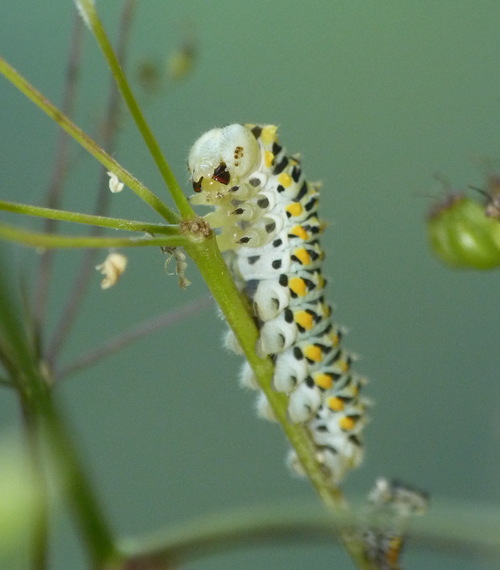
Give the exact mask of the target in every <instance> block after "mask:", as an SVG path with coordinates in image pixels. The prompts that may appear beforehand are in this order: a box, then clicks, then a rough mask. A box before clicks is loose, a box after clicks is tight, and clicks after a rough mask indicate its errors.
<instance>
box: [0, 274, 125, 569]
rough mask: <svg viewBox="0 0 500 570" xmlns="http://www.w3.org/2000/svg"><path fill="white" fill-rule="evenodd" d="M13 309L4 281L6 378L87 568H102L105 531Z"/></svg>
mask: <svg viewBox="0 0 500 570" xmlns="http://www.w3.org/2000/svg"><path fill="white" fill-rule="evenodd" d="M16 308H17V303H16V299H15V298H14V297H13V295H12V294H11V292H10V290H9V289H8V287H7V284H6V283H5V280H0V330H1V331H2V335H3V337H4V343H8V345H9V346H10V347H11V355H10V360H11V361H12V362H13V363H14V364H15V370H12V371H11V376H12V380H13V382H14V383H15V385H16V387H17V390H18V392H19V394H20V397H21V400H22V405H23V409H24V410H25V413H26V416H27V417H28V418H29V421H30V422H32V424H31V423H30V425H31V426H32V428H30V429H33V434H34V435H35V434H36V437H37V439H38V442H37V448H38V449H44V450H45V449H47V450H49V451H50V452H51V458H52V463H53V465H54V466H55V468H56V472H57V474H58V475H59V480H58V481H57V482H58V483H60V487H59V488H60V489H61V491H62V492H63V495H64V496H65V497H66V499H67V500H68V502H69V505H70V507H71V508H72V509H73V511H74V513H75V515H76V520H77V524H78V526H79V528H80V532H81V534H82V536H83V538H84V541H85V543H86V545H87V550H88V552H89V555H90V558H91V560H92V563H93V568H96V569H97V568H102V567H103V566H104V564H105V563H106V562H108V561H110V560H113V559H114V558H115V556H116V549H115V546H114V542H113V539H112V535H111V531H110V530H109V528H108V525H107V523H106V521H105V520H104V517H103V515H102V513H101V510H100V508H99V505H98V502H97V500H96V498H95V496H94V493H93V490H92V487H91V485H90V483H89V481H88V480H87V478H86V476H85V473H84V470H83V468H82V465H81V463H80V459H79V457H78V455H77V453H76V451H75V445H74V442H73V441H72V439H71V438H70V436H69V428H68V426H67V425H66V423H65V421H64V420H63V418H62V416H61V414H60V413H59V411H58V409H57V406H56V404H55V402H54V400H53V397H52V394H51V393H50V390H49V388H48V386H47V384H46V383H45V378H44V377H43V375H42V374H41V369H40V366H39V363H38V361H37V357H36V354H35V353H34V351H33V348H32V346H31V344H30V341H29V339H28V338H27V337H26V334H25V331H24V329H23V327H22V325H21V323H20V321H19V320H18V318H17V315H16V311H15V309H16ZM39 560H41V554H40V557H39Z"/></svg>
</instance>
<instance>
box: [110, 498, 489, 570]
mask: <svg viewBox="0 0 500 570" xmlns="http://www.w3.org/2000/svg"><path fill="white" fill-rule="evenodd" d="M499 521H500V518H499V517H498V509H497V508H496V507H495V506H491V507H490V506H486V505H471V504H465V503H463V504H449V503H438V504H434V505H433V507H432V510H431V512H430V513H428V514H426V515H425V517H422V518H420V517H419V518H415V519H412V520H411V522H410V525H409V527H410V528H409V534H410V536H411V541H412V544H420V545H421V546H422V547H423V548H425V549H426V550H427V551H428V550H429V548H432V549H437V550H441V551H444V552H451V553H454V554H457V553H459V554H464V555H470V554H472V553H474V554H476V553H477V554H478V555H480V556H489V557H491V558H492V560H493V561H498V557H499V556H500V522H499ZM379 523H380V521H379ZM352 526H357V527H358V528H359V527H362V526H365V527H370V528H377V525H376V524H374V523H372V521H369V520H368V519H364V518H359V517H358V518H353V516H352V515H351V514H345V513H339V514H337V515H332V514H331V513H330V512H328V511H326V510H321V509H318V508H317V505H315V504H311V503H298V504H297V502H296V501H294V503H293V505H286V504H285V505H279V504H276V505H261V506H250V507H245V508H244V509H236V510H232V511H230V512H226V513H224V512H222V513H215V514H214V513H211V514H210V516H204V517H199V518H197V519H194V520H191V521H190V522H189V523H186V524H181V525H178V526H176V527H174V528H169V529H165V530H163V531H157V532H154V533H151V534H150V535H146V536H144V537H140V538H129V539H123V540H121V541H119V544H118V549H119V551H120V552H121V553H122V555H124V557H125V558H126V559H127V560H128V562H129V566H127V564H125V565H124V566H123V567H122V566H120V568H125V569H127V568H134V566H133V564H132V563H138V562H142V561H143V560H145V561H147V562H149V561H154V562H156V564H157V566H151V567H152V568H155V570H161V569H162V568H169V567H171V565H172V563H177V564H179V563H186V562H189V561H191V560H193V559H196V558H201V557H204V556H207V555H210V554H213V553H216V552H227V551H228V549H231V548H235V547H238V546H248V545H249V543H251V542H255V543H259V544H261V543H263V542H269V541H273V542H274V541H278V540H281V539H284V540H287V542H289V541H290V540H294V541H297V540H300V539H305V540H308V541H331V540H332V539H333V538H335V534H339V533H340V532H341V530H342V529H345V528H349V527H352ZM382 528H383V527H382ZM136 567H137V566H135V568H136ZM146 567H147V566H146Z"/></svg>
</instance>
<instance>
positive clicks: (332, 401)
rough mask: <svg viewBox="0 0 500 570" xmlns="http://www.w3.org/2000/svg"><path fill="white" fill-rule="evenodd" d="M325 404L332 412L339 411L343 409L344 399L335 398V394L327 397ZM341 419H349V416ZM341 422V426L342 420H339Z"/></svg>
mask: <svg viewBox="0 0 500 570" xmlns="http://www.w3.org/2000/svg"><path fill="white" fill-rule="evenodd" d="M326 402H327V406H328V407H329V408H330V410H332V412H340V410H343V409H344V401H343V400H342V398H337V397H335V396H332V397H331V398H328V399H327V401H326ZM342 419H343V420H346V419H349V418H342ZM340 422H341V427H342V420H340Z"/></svg>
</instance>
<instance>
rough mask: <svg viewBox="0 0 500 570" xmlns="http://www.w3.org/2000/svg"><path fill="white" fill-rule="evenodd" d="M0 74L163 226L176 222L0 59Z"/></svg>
mask: <svg viewBox="0 0 500 570" xmlns="http://www.w3.org/2000/svg"><path fill="white" fill-rule="evenodd" d="M0 73H2V74H3V75H4V76H5V77H6V78H7V79H8V80H9V81H10V82H11V83H12V84H13V85H14V86H15V87H17V88H18V89H19V90H20V91H21V92H22V93H24V95H26V97H28V99H30V100H31V101H33V103H35V104H36V105H37V106H38V107H40V109H42V111H44V112H45V113H46V114H47V115H48V116H49V117H50V118H51V119H53V120H54V121H56V123H58V124H59V125H60V126H61V127H62V128H63V129H64V130H65V131H66V132H67V133H68V134H69V135H71V137H73V139H75V140H76V142H78V143H79V144H80V145H82V146H83V148H85V150H87V151H88V152H89V153H90V154H91V155H92V156H93V157H94V158H96V159H97V160H98V161H99V162H100V163H101V164H103V165H104V166H105V167H106V168H107V169H108V170H109V171H111V172H113V173H114V174H116V176H117V177H118V178H119V179H120V180H121V181H122V182H124V183H125V184H126V185H127V186H128V187H129V188H130V189H131V190H133V191H134V192H135V193H136V194H137V195H138V196H139V197H140V198H141V199H142V200H144V202H146V203H147V204H149V206H151V207H152V208H154V209H155V210H156V211H157V212H158V213H159V214H160V215H161V216H162V217H163V218H165V220H167V222H169V223H172V224H175V223H178V222H179V216H178V215H177V214H176V213H175V212H173V211H172V210H171V209H170V208H169V207H168V206H166V205H165V204H164V203H163V202H162V201H161V200H160V199H159V198H158V196H156V194H154V193H153V192H151V190H149V189H148V188H146V186H144V185H143V184H142V183H141V182H139V180H137V178H135V177H134V176H132V174H130V172H128V170H126V169H125V168H123V166H121V164H120V163H118V162H117V161H116V160H115V159H114V158H113V157H112V156H110V155H109V154H108V153H106V152H105V151H104V150H103V149H102V148H101V147H100V146H99V145H98V144H97V143H96V142H95V141H94V140H93V139H92V138H91V137H89V136H88V135H87V134H86V133H85V132H84V131H82V129H80V128H79V127H78V126H77V125H75V123H73V122H72V121H71V120H70V119H69V118H68V117H67V116H66V115H64V113H62V112H61V111H60V110H59V109H58V108H57V107H56V106H55V105H54V104H52V103H51V102H50V101H49V100H48V99H46V98H45V97H44V96H43V95H42V94H41V93H40V92H39V91H37V90H36V89H35V88H34V87H33V86H32V85H31V84H30V83H29V82H28V81H27V80H26V79H25V78H24V77H22V76H21V75H20V74H19V73H18V72H17V71H16V70H15V69H14V68H13V67H12V66H11V65H9V64H8V63H7V62H6V61H5V60H4V59H3V58H1V57H0Z"/></svg>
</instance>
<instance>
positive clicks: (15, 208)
mask: <svg viewBox="0 0 500 570" xmlns="http://www.w3.org/2000/svg"><path fill="white" fill-rule="evenodd" d="M0 210H4V211H5V212H14V213H16V214H25V215H26V216H35V217H39V218H47V219H50V220H62V221H65V222H74V223H78V224H88V225H92V226H99V227H102V228H113V229H115V230H128V231H134V232H145V233H149V234H165V235H176V234H178V233H179V226H177V225H165V224H151V223H149V222H137V221H134V220H126V219H121V218H109V217H107V216H96V215H93V214H82V213H80V212H69V211H66V210H54V209H52V208H43V207H40V206H32V205H31V204H19V203H17V202H6V201H4V200H0ZM51 235H54V234H51Z"/></svg>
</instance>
